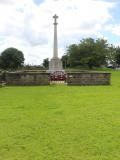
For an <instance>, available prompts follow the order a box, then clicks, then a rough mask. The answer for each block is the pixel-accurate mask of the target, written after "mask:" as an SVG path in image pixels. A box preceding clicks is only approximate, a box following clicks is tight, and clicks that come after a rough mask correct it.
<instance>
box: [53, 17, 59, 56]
mask: <svg viewBox="0 0 120 160" xmlns="http://www.w3.org/2000/svg"><path fill="white" fill-rule="evenodd" d="M53 18H54V19H55V20H54V23H53V24H54V47H53V57H57V58H58V40H57V18H58V16H57V15H56V14H55V15H54V16H53Z"/></svg>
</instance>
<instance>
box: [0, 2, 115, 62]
mask: <svg viewBox="0 0 120 160" xmlns="http://www.w3.org/2000/svg"><path fill="white" fill-rule="evenodd" d="M1 4H4V5H1ZM11 4H12V5H11ZM114 6H115V3H113V2H106V1H103V0H84V1H83V0H64V1H63V0H44V1H43V2H42V3H41V4H39V5H36V4H35V2H34V1H33V0H17V1H16V0H4V1H3V0H0V17H1V19H0V51H2V50H4V49H6V48H7V47H10V46H13V47H17V48H18V49H20V50H22V51H23V52H24V54H25V58H26V63H31V64H40V63H42V59H43V58H46V57H52V53H53V52H52V46H53V18H52V16H53V15H54V14H55V13H56V14H58V16H59V18H58V40H59V56H62V55H63V53H64V48H65V46H66V45H68V44H70V43H76V42H77V41H79V40H80V39H81V38H83V37H89V36H92V37H94V36H97V37H99V36H102V35H101V30H102V28H103V26H104V25H105V24H106V23H107V22H108V21H109V20H111V19H112V17H111V15H110V9H111V8H114Z"/></svg>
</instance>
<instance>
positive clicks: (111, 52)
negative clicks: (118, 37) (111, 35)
mask: <svg viewBox="0 0 120 160" xmlns="http://www.w3.org/2000/svg"><path fill="white" fill-rule="evenodd" d="M106 61H107V65H108V66H111V67H113V68H114V67H116V47H115V46H113V45H112V44H111V45H109V49H108V52H107V55H106Z"/></svg>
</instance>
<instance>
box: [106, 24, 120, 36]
mask: <svg viewBox="0 0 120 160" xmlns="http://www.w3.org/2000/svg"><path fill="white" fill-rule="evenodd" d="M105 30H106V31H110V32H111V33H112V34H114V35H116V36H120V24H116V25H108V26H106V27H105Z"/></svg>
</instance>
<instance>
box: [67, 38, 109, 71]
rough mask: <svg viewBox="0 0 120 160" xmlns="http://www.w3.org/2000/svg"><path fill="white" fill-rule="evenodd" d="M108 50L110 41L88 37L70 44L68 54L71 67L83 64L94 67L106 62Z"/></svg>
mask: <svg viewBox="0 0 120 160" xmlns="http://www.w3.org/2000/svg"><path fill="white" fill-rule="evenodd" d="M107 52H108V43H107V41H106V40H104V39H97V40H94V39H92V38H86V39H83V40H81V41H80V43H79V44H78V45H77V44H72V45H70V46H68V48H67V52H66V55H67V56H68V59H69V63H70V66H71V67H75V66H79V65H81V66H88V67H89V68H92V67H94V66H95V67H100V66H101V65H105V64H106V54H107Z"/></svg>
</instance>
